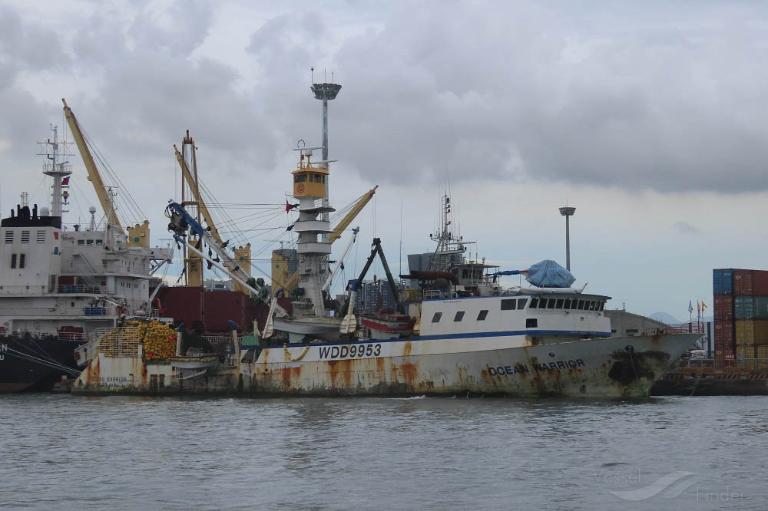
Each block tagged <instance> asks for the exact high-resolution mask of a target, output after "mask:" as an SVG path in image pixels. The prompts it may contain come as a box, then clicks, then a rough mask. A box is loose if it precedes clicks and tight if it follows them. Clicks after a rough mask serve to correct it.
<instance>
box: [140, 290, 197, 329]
mask: <svg viewBox="0 0 768 511" xmlns="http://www.w3.org/2000/svg"><path fill="white" fill-rule="evenodd" d="M152 305H153V306H155V307H158V309H159V310H158V312H159V314H160V316H162V317H169V318H173V320H174V322H175V323H184V327H185V330H186V331H187V332H193V331H199V332H202V331H203V330H204V326H203V321H202V318H203V288H201V287H186V286H177V287H163V288H160V290H159V291H158V293H157V297H156V300H155V303H153V304H152Z"/></svg>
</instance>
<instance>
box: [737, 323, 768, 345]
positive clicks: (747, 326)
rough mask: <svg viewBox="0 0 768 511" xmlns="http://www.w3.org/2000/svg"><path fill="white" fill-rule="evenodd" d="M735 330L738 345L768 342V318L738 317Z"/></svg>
mask: <svg viewBox="0 0 768 511" xmlns="http://www.w3.org/2000/svg"><path fill="white" fill-rule="evenodd" d="M735 332H736V337H735V338H736V345H737V346H738V345H740V344H768V320H765V319H751V320H749V319H737V320H736V330H735Z"/></svg>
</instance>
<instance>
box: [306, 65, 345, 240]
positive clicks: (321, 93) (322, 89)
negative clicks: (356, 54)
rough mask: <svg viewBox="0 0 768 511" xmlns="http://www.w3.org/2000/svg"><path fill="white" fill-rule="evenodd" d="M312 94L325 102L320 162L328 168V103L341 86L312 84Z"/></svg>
mask: <svg viewBox="0 0 768 511" xmlns="http://www.w3.org/2000/svg"><path fill="white" fill-rule="evenodd" d="M314 75H315V68H314V67H313V68H312V78H313V82H314ZM331 80H333V73H331ZM311 89H312V92H313V93H314V94H315V99H317V100H320V101H322V102H323V159H322V161H320V162H318V163H319V164H320V166H321V167H324V168H326V169H327V168H328V163H329V160H328V102H329V101H333V100H334V99H336V96H338V94H339V91H340V90H341V85H340V84H338V83H333V82H332V81H331V82H323V83H312V87H311ZM323 206H328V182H327V181H326V182H325V199H324V203H323ZM320 217H321V218H322V220H323V221H325V222H327V221H328V220H329V216H328V213H327V212H326V213H323V214H322V215H321V216H320ZM322 239H323V241H327V240H328V234H327V233H324V234H323V235H322Z"/></svg>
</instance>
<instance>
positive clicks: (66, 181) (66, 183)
mask: <svg viewBox="0 0 768 511" xmlns="http://www.w3.org/2000/svg"><path fill="white" fill-rule="evenodd" d="M61 186H69V176H66V177H64V178H63V179H62V180H61Z"/></svg>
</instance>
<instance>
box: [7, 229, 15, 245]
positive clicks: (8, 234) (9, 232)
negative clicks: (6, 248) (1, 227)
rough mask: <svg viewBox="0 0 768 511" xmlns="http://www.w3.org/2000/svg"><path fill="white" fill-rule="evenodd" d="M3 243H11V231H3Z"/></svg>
mask: <svg viewBox="0 0 768 511" xmlns="http://www.w3.org/2000/svg"><path fill="white" fill-rule="evenodd" d="M5 243H6V244H7V245H10V244H11V243H13V231H5Z"/></svg>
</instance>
